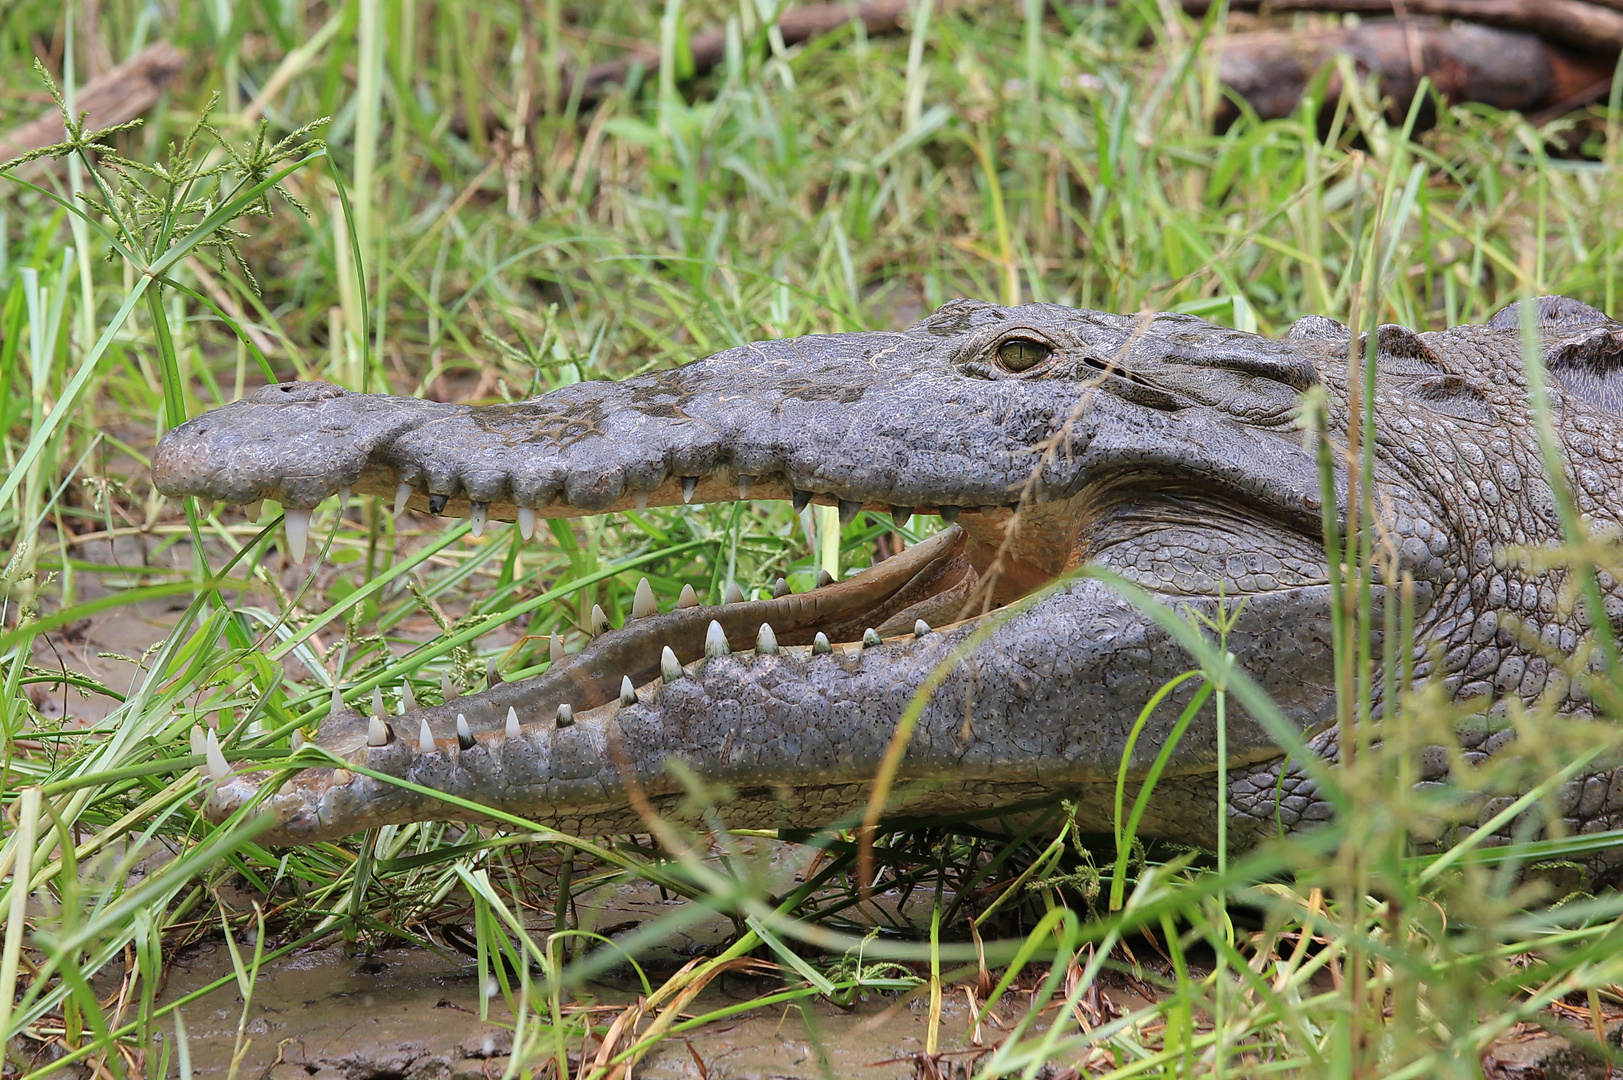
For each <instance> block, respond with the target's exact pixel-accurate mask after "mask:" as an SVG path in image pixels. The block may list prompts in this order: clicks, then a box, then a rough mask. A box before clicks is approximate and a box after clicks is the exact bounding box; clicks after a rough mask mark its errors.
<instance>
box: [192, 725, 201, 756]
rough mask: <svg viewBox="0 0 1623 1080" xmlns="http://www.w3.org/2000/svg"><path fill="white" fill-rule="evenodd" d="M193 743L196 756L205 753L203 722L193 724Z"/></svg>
mask: <svg viewBox="0 0 1623 1080" xmlns="http://www.w3.org/2000/svg"><path fill="white" fill-rule="evenodd" d="M191 743H192V754H193V755H194V756H195V755H198V754H201V753H203V727H202V725H201V724H193V725H192V730H191Z"/></svg>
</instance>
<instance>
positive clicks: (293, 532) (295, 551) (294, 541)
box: [283, 508, 310, 563]
mask: <svg viewBox="0 0 1623 1080" xmlns="http://www.w3.org/2000/svg"><path fill="white" fill-rule="evenodd" d="M286 514H287V520H286V521H285V522H283V524H285V525H286V526H287V555H288V558H290V559H292V560H293V561H294V562H296V563H302V562H303V561H304V553H305V549H306V548H308V547H309V546H310V511H308V510H294V509H292V508H289V509H288V510H287V511H286Z"/></svg>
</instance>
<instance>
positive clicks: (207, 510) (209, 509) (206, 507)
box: [197, 498, 214, 517]
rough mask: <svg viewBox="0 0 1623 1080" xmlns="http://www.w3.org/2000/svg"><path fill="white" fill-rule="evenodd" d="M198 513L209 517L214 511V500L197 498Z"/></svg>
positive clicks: (200, 515)
mask: <svg viewBox="0 0 1623 1080" xmlns="http://www.w3.org/2000/svg"><path fill="white" fill-rule="evenodd" d="M197 513H198V516H199V517H208V516H209V515H210V514H212V513H214V500H213V499H203V498H199V499H198V500H197Z"/></svg>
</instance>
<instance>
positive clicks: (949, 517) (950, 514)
mask: <svg viewBox="0 0 1623 1080" xmlns="http://www.w3.org/2000/svg"><path fill="white" fill-rule="evenodd" d="M960 509H961V507H957V506H943V507H941V508H940V510H941V523H942V524H943V525H951V524H952V523H953V522H955V521H957V520H958V512H959V510H960Z"/></svg>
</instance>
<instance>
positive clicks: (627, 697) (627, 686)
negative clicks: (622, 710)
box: [620, 675, 637, 705]
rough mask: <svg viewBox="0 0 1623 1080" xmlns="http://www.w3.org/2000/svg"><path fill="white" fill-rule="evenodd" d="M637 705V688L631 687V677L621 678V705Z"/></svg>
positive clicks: (623, 676)
mask: <svg viewBox="0 0 1623 1080" xmlns="http://www.w3.org/2000/svg"><path fill="white" fill-rule="evenodd" d="M636 703H637V688H636V687H635V686H632V685H631V676H630V675H622V676H620V704H622V705H635V704H636Z"/></svg>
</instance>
